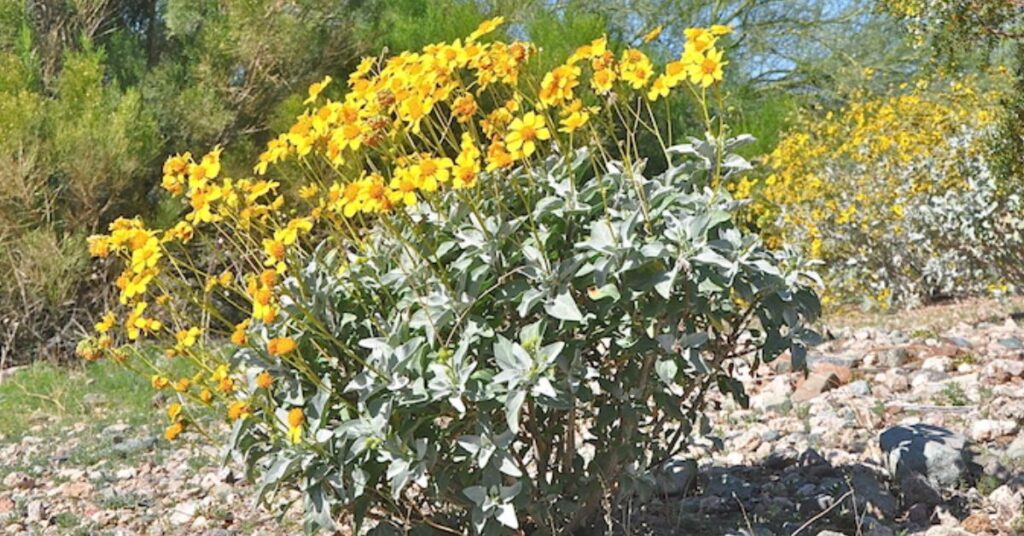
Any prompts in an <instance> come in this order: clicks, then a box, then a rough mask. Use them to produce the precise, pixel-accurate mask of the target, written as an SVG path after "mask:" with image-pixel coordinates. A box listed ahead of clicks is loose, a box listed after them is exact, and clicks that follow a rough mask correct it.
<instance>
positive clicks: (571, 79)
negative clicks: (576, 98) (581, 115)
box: [539, 65, 580, 106]
mask: <svg viewBox="0 0 1024 536" xmlns="http://www.w3.org/2000/svg"><path fill="white" fill-rule="evenodd" d="M579 76H580V68H579V67H576V66H574V65H560V66H558V67H555V68H554V69H553V70H551V71H550V72H548V73H547V74H545V75H544V79H543V80H542V81H541V83H540V94H539V97H540V102H541V103H543V104H544V105H546V106H554V105H558V104H561V103H563V102H568V101H570V100H572V97H573V90H574V89H575V88H576V86H578V85H579Z"/></svg>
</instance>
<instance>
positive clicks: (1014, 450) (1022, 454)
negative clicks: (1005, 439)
mask: <svg viewBox="0 0 1024 536" xmlns="http://www.w3.org/2000/svg"><path fill="white" fill-rule="evenodd" d="M1006 457H1007V458H1008V459H1009V460H1011V461H1015V462H1016V461H1024V433H1020V434H1018V435H1017V438H1016V439H1014V440H1013V442H1012V443H1010V445H1009V446H1007V447H1006Z"/></svg>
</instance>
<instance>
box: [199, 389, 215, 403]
mask: <svg viewBox="0 0 1024 536" xmlns="http://www.w3.org/2000/svg"><path fill="white" fill-rule="evenodd" d="M199 400H202V401H203V403H204V404H209V403H210V402H211V401H212V400H213V391H210V390H209V389H203V390H202V391H200V392H199Z"/></svg>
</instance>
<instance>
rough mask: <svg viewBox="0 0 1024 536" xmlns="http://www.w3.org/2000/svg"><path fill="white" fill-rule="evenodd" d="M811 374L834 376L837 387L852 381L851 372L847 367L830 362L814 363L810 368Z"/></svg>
mask: <svg viewBox="0 0 1024 536" xmlns="http://www.w3.org/2000/svg"><path fill="white" fill-rule="evenodd" d="M811 372H812V373H816V374H824V375H828V374H834V375H835V377H836V381H838V382H839V385H846V384H848V383H850V380H852V379H853V370H851V368H850V367H849V366H844V365H840V364H837V363H833V362H831V361H826V362H820V363H816V364H814V365H813V366H812V367H811Z"/></svg>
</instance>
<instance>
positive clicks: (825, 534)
mask: <svg viewBox="0 0 1024 536" xmlns="http://www.w3.org/2000/svg"><path fill="white" fill-rule="evenodd" d="M818 536H846V535H845V534H843V533H842V532H836V531H834V530H823V531H821V532H819V533H818Z"/></svg>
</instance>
